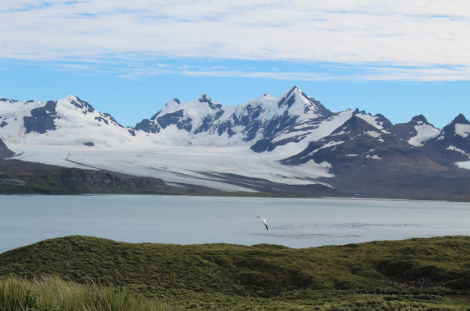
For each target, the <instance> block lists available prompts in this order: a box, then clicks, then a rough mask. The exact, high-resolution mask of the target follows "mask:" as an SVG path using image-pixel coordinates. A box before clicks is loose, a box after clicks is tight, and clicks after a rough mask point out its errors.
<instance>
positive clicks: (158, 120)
mask: <svg viewBox="0 0 470 311" xmlns="http://www.w3.org/2000/svg"><path fill="white" fill-rule="evenodd" d="M332 115H333V113H332V112H331V111H329V110H328V109H326V108H325V107H324V106H323V105H322V104H321V103H320V102H319V101H317V100H315V99H313V98H311V97H308V96H307V95H306V94H305V93H304V92H302V91H301V90H300V89H299V88H297V87H292V88H291V89H290V90H289V91H287V92H286V93H284V94H283V95H282V96H281V97H278V98H275V97H272V96H270V95H268V94H264V95H263V96H260V97H257V98H255V99H252V100H250V101H249V102H247V103H245V104H241V105H237V106H222V105H220V104H217V103H213V102H212V100H211V98H210V97H209V96H208V95H207V94H201V96H200V97H199V98H198V99H197V100H195V101H190V102H180V101H179V100H178V99H176V98H175V99H173V100H171V101H170V102H168V103H167V104H166V105H165V107H164V108H163V109H162V110H160V111H159V112H157V113H156V114H155V115H153V116H152V117H151V118H150V119H144V120H142V121H141V122H140V123H138V124H137V125H136V126H135V130H136V135H139V134H141V133H139V132H145V133H151V134H155V135H153V137H152V140H153V141H155V142H160V143H164V144H170V145H175V144H176V145H182V144H183V145H184V144H189V145H198V146H201V145H202V146H231V145H232V146H233V145H252V144H253V142H256V141H257V140H259V139H265V138H270V137H274V136H276V135H277V134H279V133H280V132H282V131H284V130H286V129H287V128H288V127H290V126H292V125H294V124H297V123H299V122H307V121H312V120H316V122H319V121H320V120H324V119H326V118H328V117H330V116H332Z"/></svg>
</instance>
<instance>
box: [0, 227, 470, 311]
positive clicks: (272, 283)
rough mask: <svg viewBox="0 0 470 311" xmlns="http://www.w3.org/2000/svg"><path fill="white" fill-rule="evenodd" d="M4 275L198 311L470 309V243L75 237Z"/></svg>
mask: <svg viewBox="0 0 470 311" xmlns="http://www.w3.org/2000/svg"><path fill="white" fill-rule="evenodd" d="M0 274H1V275H4V276H8V275H12V274H14V275H16V276H19V277H26V278H28V279H31V280H33V279H36V280H37V279H38V278H40V277H41V276H46V275H53V276H57V277H60V279H61V280H63V281H60V280H58V279H56V278H53V280H56V281H57V282H58V283H57V284H75V283H78V284H76V285H73V286H84V285H83V284H89V282H90V280H92V281H93V282H95V283H99V284H103V285H106V286H112V288H113V289H112V290H108V292H109V295H111V294H112V293H116V292H119V293H121V294H120V295H123V296H122V297H124V296H125V297H135V299H137V300H138V301H140V302H139V303H142V304H143V303H144V300H145V301H146V302H145V303H148V304H149V305H152V304H156V303H157V302H158V301H162V299H165V301H166V302H168V303H169V304H170V305H171V306H181V307H184V308H189V309H205V310H206V309H214V310H467V309H468V310H470V300H468V297H469V296H468V295H469V292H468V291H469V290H470V237H464V236H456V237H439V238H431V239H411V240H404V241H383V242H369V243H362V244H349V245H344V246H324V247H317V248H306V249H290V248H287V247H283V246H278V245H268V244H260V245H255V246H241V245H229V244H204V245H165V244H150V243H143V244H130V243H120V242H114V241H110V240H105V239H98V238H92V237H83V236H69V237H65V238H58V239H51V240H46V241H42V242H39V243H36V244H33V245H30V246H26V247H21V248H18V249H15V250H11V251H8V252H5V253H3V254H0ZM43 280H52V279H51V278H46V279H43ZM34 282H36V283H38V281H33V282H32V283H31V284H35V283H34ZM60 282H64V283H60ZM67 282H75V283H67ZM46 283H47V282H44V283H43V284H46ZM44 286H45V285H44ZM51 286H52V285H51ZM53 286H55V285H53ZM61 286H62V285H59V287H61ZM67 286H69V285H67ZM70 286H72V285H70ZM87 286H90V285H87ZM64 287H66V286H65V285H64ZM95 288H96V287H95ZM109 288H111V287H109ZM93 290H97V289H93ZM100 290H103V291H104V292H106V290H104V289H100ZM139 295H140V296H139ZM143 297H145V299H144V298H143ZM48 299H49V298H48ZM127 299H130V298H127ZM60 310H62V309H60ZM64 310H69V309H64ZM79 310H81V309H79ZM83 310H95V309H93V308H90V309H83ZM96 310H101V309H96ZM103 310H106V309H103ZM113 310H131V309H119V308H118V309H113ZM142 310H145V309H142ZM149 310H151V309H149ZM157 310H158V309H157Z"/></svg>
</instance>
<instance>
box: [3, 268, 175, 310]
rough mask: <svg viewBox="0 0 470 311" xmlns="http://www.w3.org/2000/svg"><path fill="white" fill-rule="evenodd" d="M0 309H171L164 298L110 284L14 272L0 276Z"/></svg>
mask: <svg viewBox="0 0 470 311" xmlns="http://www.w3.org/2000/svg"><path fill="white" fill-rule="evenodd" d="M0 310H2V311H29V310H30V311H33V310H34V311H49V310H57V311H82V310H83V311H163V310H165V311H171V310H178V309H176V308H171V307H170V306H169V305H167V304H166V303H164V302H161V301H159V300H157V299H148V298H145V297H143V296H142V295H131V294H130V293H129V292H127V293H126V292H121V291H119V290H118V289H116V288H114V287H113V286H106V287H104V286H100V285H97V284H96V283H94V282H92V281H90V282H89V283H88V284H78V283H75V282H70V281H64V280H61V279H60V278H58V277H53V276H42V277H40V278H34V279H32V280H27V279H26V278H19V277H17V276H3V277H0Z"/></svg>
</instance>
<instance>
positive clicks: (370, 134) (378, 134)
mask: <svg viewBox="0 0 470 311" xmlns="http://www.w3.org/2000/svg"><path fill="white" fill-rule="evenodd" d="M364 134H367V135H369V136H372V137H380V135H381V134H380V133H377V132H376V131H367V132H364Z"/></svg>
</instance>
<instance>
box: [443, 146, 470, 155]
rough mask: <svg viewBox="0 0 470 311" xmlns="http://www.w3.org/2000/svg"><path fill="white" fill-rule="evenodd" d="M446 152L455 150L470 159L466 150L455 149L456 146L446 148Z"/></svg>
mask: <svg viewBox="0 0 470 311" xmlns="http://www.w3.org/2000/svg"><path fill="white" fill-rule="evenodd" d="M446 150H454V151H457V152H460V153H461V154H463V155H466V156H467V157H468V158H470V155H468V154H467V153H466V152H465V150H462V149H459V148H457V147H455V146H452V145H450V146H449V147H447V148H446Z"/></svg>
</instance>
